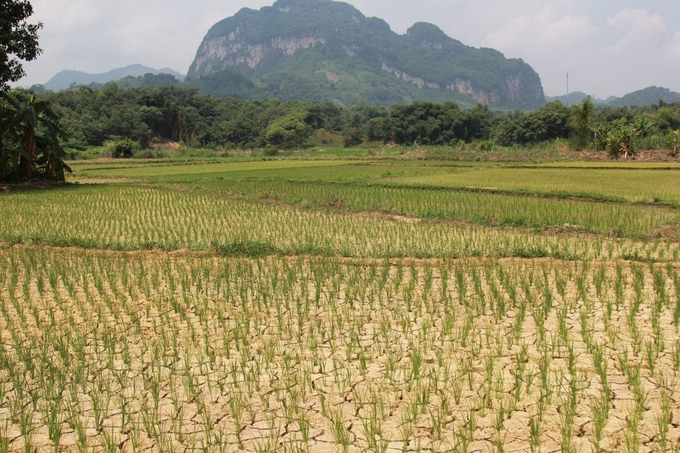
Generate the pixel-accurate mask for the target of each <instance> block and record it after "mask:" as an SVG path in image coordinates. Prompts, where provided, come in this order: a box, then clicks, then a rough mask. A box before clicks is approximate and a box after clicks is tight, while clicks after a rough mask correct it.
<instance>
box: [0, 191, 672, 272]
mask: <svg viewBox="0 0 680 453" xmlns="http://www.w3.org/2000/svg"><path fill="white" fill-rule="evenodd" d="M546 206H549V205H546ZM0 207H1V209H2V213H3V215H2V217H0V239H2V240H6V241H10V242H17V241H23V242H30V241H34V242H41V243H46V244H51V245H64V246H85V247H93V248H107V249H125V250H133V249H143V248H156V247H158V248H162V249H169V250H171V249H181V248H190V249H195V250H209V249H214V250H218V251H220V252H222V253H226V254H245V255H253V254H255V255H260V254H270V253H271V254H278V253H280V254H286V255H296V254H305V253H310V254H322V255H343V256H356V257H405V256H412V257H461V256H531V257H535V256H552V257H564V258H568V259H598V258H602V257H606V258H610V257H622V258H630V259H654V260H674V259H676V257H677V255H678V246H679V245H678V244H674V243H666V242H659V241H653V242H645V243H638V242H633V241H622V240H616V239H606V238H605V237H594V236H574V235H570V234H566V235H559V234H558V235H554V234H544V233H542V232H537V233H534V232H530V231H526V230H515V229H498V228H488V227H484V226H474V225H472V226H470V225H457V224H452V223H449V222H438V221H418V220H417V219H399V220H394V219H390V218H382V217H379V216H377V217H376V216H373V215H359V214H356V213H349V212H337V211H336V210H334V209H333V210H328V211H325V210H318V209H315V210H308V209H303V208H299V207H290V206H287V205H279V204H272V203H268V202H265V203H263V202H262V201H261V200H259V201H258V200H248V199H239V198H234V197H232V196H226V195H220V194H212V193H208V192H205V191H199V190H193V191H192V190H179V189H174V190H171V189H167V188H161V187H159V188H154V187H142V188H138V187H128V186H125V185H111V186H96V185H91V186H75V187H67V188H62V189H58V190H53V191H40V190H37V191H23V192H10V193H4V194H0ZM539 209H542V211H541V212H544V213H547V212H548V209H547V208H546V207H543V208H539ZM589 209H590V208H589ZM595 211H597V210H595ZM658 214H659V215H660V216H661V217H657V220H661V221H663V220H667V219H665V218H664V216H665V214H664V213H663V211H659V213H658ZM626 215H627V214H626ZM626 219H628V220H630V218H628V217H625V218H622V219H621V221H622V222H624V221H626ZM638 220H639V219H638ZM643 220H644V219H643ZM644 221H647V220H644ZM649 226H650V225H647V226H646V227H647V228H649Z"/></svg>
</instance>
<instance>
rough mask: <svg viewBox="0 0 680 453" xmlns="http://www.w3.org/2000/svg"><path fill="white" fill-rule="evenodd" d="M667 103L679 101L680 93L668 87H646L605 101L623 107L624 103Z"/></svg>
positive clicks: (613, 105) (640, 104)
mask: <svg viewBox="0 0 680 453" xmlns="http://www.w3.org/2000/svg"><path fill="white" fill-rule="evenodd" d="M660 100H661V101H664V102H667V103H671V102H680V93H676V92H674V91H671V90H669V89H668V88H659V87H648V88H645V89H644V90H638V91H634V92H632V93H629V94H627V95H625V96H623V97H620V98H617V99H612V100H609V101H608V102H607V104H608V105H610V106H612V107H623V106H626V105H637V106H642V105H650V104H656V103H658V102H659V101H660Z"/></svg>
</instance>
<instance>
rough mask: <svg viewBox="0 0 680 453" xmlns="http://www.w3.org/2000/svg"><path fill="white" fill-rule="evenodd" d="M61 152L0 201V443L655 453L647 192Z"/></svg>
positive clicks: (674, 383)
mask: <svg viewBox="0 0 680 453" xmlns="http://www.w3.org/2000/svg"><path fill="white" fill-rule="evenodd" d="M84 165H85V164H83V168H85V167H84ZM87 165H88V167H87V172H89V174H90V176H89V177H90V178H97V180H98V181H102V180H106V178H108V177H115V178H127V179H126V181H127V182H123V183H121V182H119V183H116V184H112V185H105V184H104V185H102V184H96V185H87V186H85V185H83V186H75V187H67V188H59V189H56V190H23V191H10V192H7V193H1V194H0V208H1V209H2V212H3V216H0V241H4V242H0V345H1V347H0V452H5V451H7V452H26V453H28V452H34V451H40V452H42V451H45V452H48V451H69V452H71V451H72V452H90V451H92V452H95V451H96V452H100V451H105V452H116V451H123V452H156V451H158V452H196V451H208V452H236V451H250V452H257V453H260V452H261V453H264V452H275V451H276V452H300V451H302V452H307V451H310V452H335V453H348V452H352V453H354V452H357V453H358V452H380V453H387V452H390V453H398V452H431V453H435V452H472V451H479V452H515V451H530V452H532V453H534V452H545V453H547V452H554V451H562V452H571V451H574V452H577V451H580V452H590V451H594V452H597V451H606V452H614V451H626V452H633V451H635V452H640V451H677V450H678V449H680V396H679V395H680V393H679V392H680V378H679V373H680V332H679V331H678V326H679V323H680V259H679V258H678V255H679V253H680V246H679V244H678V242H677V241H675V240H673V237H674V236H673V235H672V234H670V235H666V234H662V235H659V234H658V232H659V231H662V230H664V229H665V230H669V231H675V230H677V218H678V217H677V211H676V208H675V207H673V206H661V207H655V206H643V205H638V204H636V203H635V201H634V199H633V198H634V197H633V195H632V192H626V193H629V194H631V195H630V197H633V198H630V200H631V201H630V202H629V201H620V202H614V201H610V202H607V203H602V202H601V200H599V201H598V200H596V199H595V198H596V197H593V199H582V197H581V199H579V200H568V199H564V198H563V197H556V198H551V197H546V196H544V195H545V194H542V193H541V192H542V191H544V190H547V189H546V186H545V184H547V182H546V181H547V179H541V180H540V181H541V182H540V184H537V185H536V187H535V190H536V194H533V195H532V194H528V195H527V194H520V193H517V194H515V195H513V194H511V193H504V194H494V193H469V192H465V191H461V192H459V191H455V190H451V191H445V190H443V189H441V188H422V187H421V188H411V187H407V186H399V187H388V186H389V184H393V185H394V184H396V183H395V181H391V180H392V179H393V176H394V178H402V177H405V176H409V174H410V175H411V176H412V177H420V176H422V175H427V174H430V175H434V174H441V173H443V172H448V171H449V170H451V169H449V168H448V167H446V166H437V167H434V169H433V168H431V167H429V166H428V165H422V164H418V163H404V162H401V161H400V162H396V163H395V164H394V167H393V168H391V169H389V168H387V169H386V167H390V165H391V164H390V161H387V162H376V163H375V164H370V165H366V163H362V165H359V166H357V165H354V164H352V166H353V167H356V169H355V168H343V164H342V162H338V161H333V162H327V163H324V164H323V165H321V166H320V167H324V168H326V169H325V170H323V171H320V172H319V173H318V174H317V176H319V177H320V178H321V180H315V179H314V178H313V177H312V176H314V174H315V173H314V171H313V170H312V169H313V168H315V167H314V165H312V163H310V162H302V163H301V165H296V163H295V162H292V161H285V162H273V163H272V162H266V163H263V165H262V166H260V165H255V163H243V162H241V163H238V164H233V165H234V167H233V168H232V167H230V165H231V164H229V163H228V162H227V163H221V164H219V165H220V167H218V168H212V167H210V166H209V165H208V164H205V163H198V164H197V165H190V166H187V167H190V168H188V169H187V172H186V173H182V166H181V165H175V164H173V165H159V170H158V171H159V172H162V175H159V174H156V175H155V173H154V171H155V170H154V168H155V167H153V166H151V167H148V168H147V171H146V176H145V177H144V178H143V179H139V180H138V179H137V178H138V177H139V175H142V174H144V171H143V166H142V165H141V164H138V163H131V164H129V166H130V168H133V169H134V172H132V173H130V174H126V172H125V171H124V168H122V167H124V166H121V165H113V164H112V163H110V162H109V163H106V164H101V165H100V166H99V167H98V166H97V164H96V163H94V164H92V163H88V164H87ZM104 165H108V166H109V167H115V168H114V169H115V174H110V175H109V174H108V173H107V172H108V171H109V170H106V168H105V167H104ZM154 165H155V164H154ZM201 165H204V166H206V169H207V171H206V172H205V173H201V168H202V167H200V166H201ZM373 165H375V166H373ZM411 167H413V168H411ZM468 167H472V168H471V169H470V168H468V169H461V168H453V169H452V171H453V172H457V173H456V174H458V175H464V174H467V173H469V174H473V173H475V172H479V171H486V170H484V169H477V168H474V167H473V166H470V165H468ZM268 168H269V169H270V170H271V171H272V172H273V173H270V174H265V173H266V172H267V171H268V170H267V169H268ZM397 169H398V171H396V170H397ZM615 170H616V172H615V173H611V175H613V178H614V179H615V178H616V177H617V176H616V175H620V174H621V172H620V171H619V170H620V169H618V168H617V169H615ZM112 171H113V170H112ZM250 171H252V172H253V173H252V174H249V173H247V172H250ZM504 171H509V170H504ZM532 171H534V170H532ZM536 171H538V170H536ZM561 171H564V172H567V171H570V170H569V169H564V170H561ZM571 171H574V172H575V173H574V174H575V175H578V174H579V173H578V172H580V171H590V170H588V169H586V170H582V169H577V168H574V169H571ZM598 171H607V170H606V169H604V170H603V169H601V168H600V169H598ZM612 171H614V170H612ZM626 171H632V170H626ZM654 171H659V172H663V171H665V170H662V169H660V170H654ZM668 171H669V172H675V171H676V170H668ZM243 172H245V173H243ZM386 172H388V173H390V175H386V174H385V173H386ZM409 172H410V173H409ZM230 173H238V176H237V177H233V175H232V177H230V176H229V174H230ZM405 173H406V175H405ZM655 174H656V173H655ZM672 174H675V173H672ZM154 175H155V176H154ZM352 175H354V176H352ZM395 175H396V176H395ZM419 175H420V176H419ZM79 177H80V178H82V179H83V180H85V179H87V176H84V175H82V174H81V175H79ZM433 177H434V176H433ZM457 177H462V176H457ZM598 177H599V176H598ZM664 177H665V178H669V177H670V176H669V175H665V176H664ZM385 180H387V182H388V183H389V184H384V182H385ZM400 184H401V183H400ZM560 184H562V183H560ZM376 185H379V187H375V186H376ZM618 187H627V186H625V184H623V183H622V184H620V185H619V186H618ZM651 187H652V184H651V182H650V183H649V185H648V187H647V189H645V190H652V189H651ZM617 190H624V189H617ZM626 190H627V189H626ZM606 192H607V191H606V190H605V189H603V190H602V191H601V193H603V194H605V195H607V193H606ZM622 193H623V192H622ZM624 195H625V194H624ZM617 196H618V194H617ZM626 196H628V195H626ZM465 197H467V198H465ZM624 198H625V196H624ZM376 200H377V201H376ZM386 200H387V201H386ZM380 203H383V204H382V205H381V204H380ZM384 203H388V204H384ZM376 205H377V207H376ZM475 207H477V209H478V210H479V211H480V212H482V213H484V212H487V213H489V215H488V216H487V217H488V218H485V217H483V216H478V217H476V218H475V217H473V213H474V210H475ZM494 212H495V213H498V214H496V215H497V217H502V216H504V215H505V216H513V218H514V219H517V221H516V222H514V223H507V222H506V223H504V222H497V221H495V220H493V219H492V218H491V214H492V213H494ZM565 218H569V219H573V220H574V221H573V222H571V225H566V226H565V225H564V223H567V222H568V220H567V221H565ZM589 222H590V223H589ZM508 224H511V225H513V226H512V227H509V226H507V225H508ZM503 225H506V226H503Z"/></svg>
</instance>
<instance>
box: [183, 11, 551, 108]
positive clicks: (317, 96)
mask: <svg viewBox="0 0 680 453" xmlns="http://www.w3.org/2000/svg"><path fill="white" fill-rule="evenodd" d="M224 70H230V71H237V72H239V73H242V74H244V75H246V76H247V77H249V78H250V79H252V80H253V82H254V85H253V87H250V89H252V90H253V92H252V97H256V98H272V97H275V98H279V99H282V100H290V99H295V100H307V101H316V102H326V101H334V102H336V103H341V104H345V105H349V104H351V103H356V102H365V103H368V104H372V105H387V106H389V105H392V104H403V103H410V102H412V101H433V102H445V101H457V102H459V103H461V104H462V105H467V106H473V105H475V104H477V103H478V102H479V103H482V104H487V105H490V106H493V107H502V108H512V109H514V108H521V109H534V108H538V107H540V106H541V105H543V104H544V103H545V98H544V96H543V88H542V85H541V80H540V78H539V76H538V74H536V72H535V71H534V70H533V69H532V68H531V67H530V66H529V65H528V64H526V63H524V62H523V61H522V60H518V59H506V58H505V57H504V56H503V54H501V53H500V52H498V51H495V50H493V49H476V48H473V47H468V46H466V45H464V44H462V43H461V42H459V41H457V40H455V39H452V38H450V37H448V36H447V35H446V34H444V32H442V31H441V30H440V29H439V28H437V27H436V26H434V25H432V24H427V23H417V24H415V25H414V26H413V27H411V28H410V29H409V30H408V32H407V33H406V34H405V35H399V34H397V33H395V32H393V31H392V30H391V29H390V27H389V25H388V24H387V23H386V22H385V21H383V20H381V19H378V18H367V17H365V16H364V15H363V14H362V13H361V12H360V11H358V10H357V9H356V8H354V7H353V6H351V5H349V4H346V3H342V2H335V1H331V0H279V1H277V2H276V3H275V4H274V5H273V6H271V7H266V8H262V9H261V10H259V11H255V10H252V9H248V8H245V9H243V10H241V11H240V12H239V13H238V14H236V15H235V16H233V17H230V18H227V19H225V20H223V21H221V22H219V23H217V24H216V25H215V26H213V27H212V28H211V29H210V31H209V32H208V34H207V35H206V36H205V38H204V40H203V43H202V44H201V46H200V48H199V49H198V52H197V54H196V58H195V60H194V62H193V64H192V65H191V68H190V69H189V74H188V78H190V79H194V80H196V79H202V78H205V77H215V74H217V73H220V72H221V71H224ZM227 74H230V73H227ZM217 77H224V76H217ZM227 77H230V75H228V76H227ZM206 84H207V85H210V82H206ZM204 89H205V86H204ZM220 89H221V90H222V94H223V95H224V94H229V91H228V88H227V89H226V90H225V89H224V88H221V87H220ZM232 89H233V91H232V93H233V94H242V93H243V92H242V91H241V89H240V88H239V87H238V86H237V87H234V88H232ZM205 92H206V93H211V94H215V91H214V90H206V91H205Z"/></svg>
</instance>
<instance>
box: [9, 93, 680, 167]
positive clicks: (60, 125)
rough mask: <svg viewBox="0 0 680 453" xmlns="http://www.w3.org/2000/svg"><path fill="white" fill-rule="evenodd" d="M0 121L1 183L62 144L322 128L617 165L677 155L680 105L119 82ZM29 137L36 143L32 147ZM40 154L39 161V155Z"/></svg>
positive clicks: (242, 136)
mask: <svg viewBox="0 0 680 453" xmlns="http://www.w3.org/2000/svg"><path fill="white" fill-rule="evenodd" d="M36 109H37V110H36ZM22 115H23V116H22ZM0 116H1V117H2V118H0V128H2V130H0V134H1V135H0V150H2V151H1V154H2V156H1V157H0V170H1V171H2V173H1V174H2V177H3V178H4V179H7V178H8V177H10V175H23V176H28V175H29V174H30V172H29V170H30V169H29V166H28V164H26V162H25V161H26V160H30V161H32V162H33V164H31V165H32V166H34V167H35V166H37V167H40V168H42V174H47V173H49V174H54V173H55V171H56V172H57V173H58V174H61V172H62V171H63V169H64V168H66V167H65V164H64V163H61V164H60V163H59V162H61V160H62V157H64V156H66V155H67V152H68V150H65V147H64V146H63V145H64V144H66V145H67V146H66V147H67V148H68V147H71V148H76V149H78V148H79V147H81V148H82V147H95V146H102V145H103V144H105V143H111V144H113V145H112V146H113V149H114V154H115V155H117V156H121V157H123V156H130V155H132V154H133V152H134V150H135V149H142V148H147V147H150V146H152V145H153V144H154V143H156V142H159V141H164V140H170V141H175V142H181V143H183V144H185V145H186V146H188V147H194V148H212V149H263V148H268V149H273V150H277V149H291V148H301V147H305V146H307V144H308V143H309V139H310V137H311V136H312V135H313V134H314V133H315V132H317V131H322V130H323V131H325V132H328V133H332V134H336V135H338V136H340V137H342V138H343V140H344V143H345V146H348V147H349V146H357V145H360V144H362V143H364V142H366V141H374V142H375V141H377V142H383V143H394V144H399V145H406V146H414V145H423V146H427V145H431V146H437V145H441V146H456V145H459V144H461V143H477V144H478V145H479V149H480V150H484V149H490V148H492V147H494V146H503V147H513V146H515V147H522V146H527V145H535V144H540V143H542V142H550V141H554V140H556V139H562V140H569V141H570V142H571V143H572V146H574V147H576V148H581V149H582V148H588V147H590V148H593V149H600V150H608V151H609V153H610V154H611V155H612V157H615V158H618V157H631V156H633V155H634V154H635V151H636V149H640V148H668V149H671V150H672V151H674V152H675V153H677V152H678V135H679V133H678V130H679V129H680V104H664V103H663V102H660V103H659V104H656V105H650V106H647V107H641V108H625V107H624V108H595V106H594V105H593V103H592V101H591V100H590V99H588V98H587V99H585V100H584V101H583V102H582V103H581V104H580V105H577V106H572V107H567V106H565V105H564V104H562V103H561V102H559V101H555V102H551V103H549V104H547V105H545V106H544V107H542V108H541V109H539V110H536V111H533V112H522V111H514V112H493V111H491V110H489V109H488V107H486V106H483V105H477V106H475V107H473V108H471V109H467V110H463V109H461V108H460V107H459V106H458V105H457V104H455V103H453V102H447V103H444V104H436V103H430V102H413V103H411V104H406V105H393V106H392V107H391V108H389V109H388V108H386V107H380V106H371V105H367V104H354V105H351V106H347V107H343V106H338V105H336V104H333V103H314V102H302V101H288V102H281V101H278V100H274V99H271V100H242V99H239V98H236V97H232V98H227V99H221V98H216V97H213V96H203V95H200V94H199V93H198V90H196V89H191V88H180V87H176V86H160V87H155V86H153V85H148V86H143V87H139V88H129V89H121V88H120V87H118V86H117V85H116V84H115V83H111V84H108V85H107V86H106V87H105V88H104V89H101V90H95V89H92V88H90V87H78V88H75V89H71V90H66V91H62V92H58V93H43V94H41V95H36V94H34V93H31V92H26V91H22V90H14V91H12V92H10V93H5V94H4V95H3V97H2V100H1V101H0ZM21 118H23V119H21ZM21 121H23V122H24V123H26V122H27V121H28V122H31V121H32V126H31V127H32V129H31V128H28V129H26V128H24V129H22V130H19V128H18V125H19V124H20V123H21ZM12 128H14V129H12ZM29 136H30V137H34V142H31V143H32V144H31V145H30V146H29V147H28V149H27V146H26V143H27V137H29ZM43 149H44V150H45V151H44V152H43V151H42V150H43ZM37 154H40V156H41V157H40V160H39V161H38V159H37V158H34V157H32V156H34V155H37ZM22 159H23V160H22ZM22 165H23V166H24V167H22ZM22 168H24V169H25V171H23V170H21V169H22Z"/></svg>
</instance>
